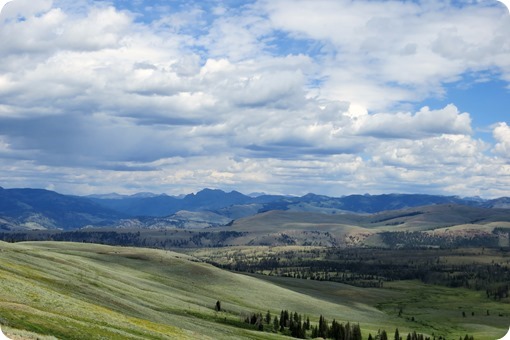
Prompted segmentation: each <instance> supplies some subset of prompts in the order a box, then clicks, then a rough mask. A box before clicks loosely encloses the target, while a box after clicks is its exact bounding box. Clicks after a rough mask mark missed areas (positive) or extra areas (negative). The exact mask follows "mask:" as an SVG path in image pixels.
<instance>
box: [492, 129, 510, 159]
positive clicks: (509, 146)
mask: <svg viewBox="0 0 510 340" xmlns="http://www.w3.org/2000/svg"><path fill="white" fill-rule="evenodd" d="M492 134H493V136H494V139H495V140H496V142H497V144H496V145H495V146H494V152H495V153H496V154H498V155H500V156H502V157H504V158H505V159H510V127H509V126H508V125H507V123H504V122H502V123H499V124H498V125H497V126H496V127H495V128H494V130H493V133H492Z"/></svg>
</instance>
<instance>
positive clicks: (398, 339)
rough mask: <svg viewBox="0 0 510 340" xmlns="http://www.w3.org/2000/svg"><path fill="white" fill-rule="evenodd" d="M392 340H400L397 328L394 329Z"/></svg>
mask: <svg viewBox="0 0 510 340" xmlns="http://www.w3.org/2000/svg"><path fill="white" fill-rule="evenodd" d="M393 339H395V340H400V334H399V333H398V328H397V329H395V337H394V338H393Z"/></svg>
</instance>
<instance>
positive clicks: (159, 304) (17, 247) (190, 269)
mask: <svg viewBox="0 0 510 340" xmlns="http://www.w3.org/2000/svg"><path fill="white" fill-rule="evenodd" d="M482 295H483V294H482V292H480V293H477V292H468V291H464V290H462V289H460V290H458V289H447V288H435V287H431V286H425V285H422V284H418V283H414V282H407V283H406V282H403V283H395V284H394V285H392V286H391V287H390V289H361V288H355V287H351V286H347V285H343V284H337V283H331V282H311V281H307V280H292V279H288V278H268V277H253V276H246V275H241V274H235V273H231V272H227V271H223V270H220V269H218V268H215V267H212V266H210V265H208V264H205V263H201V262H198V261H197V260H196V259H195V258H194V257H190V256H187V255H184V254H179V253H174V252H169V251H162V250H151V249H142V248H123V247H110V246H101V245H93V244H80V243H53V242H41V243H18V244H8V243H3V242H0V324H1V325H2V329H3V330H4V331H5V332H6V333H7V334H8V335H10V336H13V335H16V334H18V335H21V336H22V337H24V338H34V339H35V338H37V337H39V338H41V336H42V335H44V336H47V337H49V338H51V337H52V336H53V337H56V338H59V339H70V338H72V339H100V338H107V339H140V338H144V339H164V338H170V339H280V338H284V337H283V336H281V335H277V334H271V333H262V332H257V331H255V330H252V329H247V328H246V325H245V324H243V323H242V322H241V320H242V318H243V317H244V316H245V315H246V314H247V313H251V312H265V311H267V310H268V309H269V310H270V311H271V313H273V315H276V314H279V312H280V310H281V309H289V310H291V311H297V312H299V313H302V314H306V315H309V316H310V318H311V319H312V322H313V321H317V318H318V316H319V315H320V314H323V315H325V317H326V318H327V319H329V320H332V319H333V318H335V319H336V320H339V321H344V322H346V321H351V322H359V323H360V325H361V328H362V330H363V331H364V335H365V338H366V336H368V331H370V332H372V334H375V332H376V331H377V329H379V328H383V327H384V328H386V329H387V330H388V331H389V332H393V331H394V328H395V327H397V326H398V327H399V329H400V331H401V334H402V333H403V332H405V331H410V330H414V329H416V330H418V331H421V332H424V333H428V334H431V333H432V332H436V333H438V332H441V333H442V334H448V336H449V337H448V338H452V339H455V340H456V339H458V338H459V336H460V335H464V334H465V333H467V332H469V333H471V334H474V335H475V338H476V339H495V338H498V337H500V336H502V335H503V334H504V332H505V330H506V327H507V323H508V322H507V321H509V320H508V315H510V311H509V310H508V309H509V308H508V305H507V304H501V303H495V302H491V301H487V300H485V299H484V298H483V296H482ZM217 300H220V301H221V302H222V307H223V308H224V309H225V310H226V311H227V312H219V313H218V312H215V311H214V305H215V302H216V301H217ZM398 302H402V303H404V304H405V305H406V306H407V307H406V309H405V313H406V314H405V315H406V316H410V315H413V316H415V317H416V321H411V320H410V319H407V318H402V317H400V318H399V317H398V316H397V315H396V312H395V306H394V304H395V303H398ZM429 302H430V303H429ZM459 308H461V309H462V310H466V312H471V311H475V312H476V316H477V317H476V318H475V317H473V318H471V319H469V320H468V319H463V318H462V316H461V315H460V310H461V309H459ZM485 309H490V310H491V311H492V314H491V316H484V317H482V316H481V314H482V312H483V311H484V310H485ZM498 313H504V315H506V317H499V316H498ZM432 325H434V326H432ZM478 326H480V327H483V328H481V329H483V333H482V332H481V331H478V330H477V329H478V328H477V327H478Z"/></svg>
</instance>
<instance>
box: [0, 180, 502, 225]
mask: <svg viewBox="0 0 510 340" xmlns="http://www.w3.org/2000/svg"><path fill="white" fill-rule="evenodd" d="M447 204H450V205H460V206H463V207H468V208H471V209H467V210H469V211H476V212H477V213H474V215H477V214H478V215H479V213H480V211H485V213H484V214H482V215H484V216H485V215H486V214H487V213H488V214H489V215H490V214H491V213H493V212H495V211H496V210H498V211H499V209H504V211H505V214H506V209H507V208H510V198H508V197H502V198H498V199H492V200H484V199H481V198H478V197H475V198H461V197H458V196H438V195H424V194H383V195H349V196H343V197H329V196H323V195H316V194H312V193H310V194H307V195H304V196H301V197H295V196H284V195H265V194H262V195H249V196H248V195H244V194H242V193H240V192H237V191H231V192H224V191H222V190H218V189H203V190H201V191H199V192H197V193H196V194H188V195H183V196H168V195H165V194H162V195H156V194H152V193H139V194H135V195H131V196H126V195H119V194H108V195H90V196H72V195H63V194H59V193H56V192H54V191H49V190H43V189H3V188H1V187H0V230H2V229H3V230H6V231H8V230H29V229H61V230H74V229H79V228H83V227H106V226H109V227H140V228H164V227H177V228H205V227H218V226H223V225H226V224H229V223H232V222H233V221H234V220H239V219H243V218H247V217H250V216H255V215H257V214H261V213H265V212H270V211H287V212H302V213H303V212H306V213H308V214H311V215H314V216H315V215H317V216H322V215H331V216H334V215H336V216H338V215H342V216H343V217H342V218H343V219H349V218H351V217H348V216H354V217H352V218H354V219H359V216H358V215H361V216H362V215H367V214H376V215H373V216H377V214H380V213H382V212H386V211H395V210H402V209H407V208H413V207H424V206H431V205H433V206H436V205H447ZM475 208H476V209H475ZM482 208H483V209H482ZM473 209H474V210H473ZM484 209H485V210H484ZM486 209H489V210H486ZM490 209H496V210H492V211H491V210H490ZM509 212H510V210H509ZM404 214H406V213H404ZM464 214H466V216H470V214H468V213H466V212H464ZM505 214H504V215H505ZM397 215H398V214H397ZM478 215H477V216H478ZM497 215H498V216H501V213H498V214H497ZM509 215H510V213H509ZM356 216H358V217H356ZM415 216H416V217H415V219H418V216H419V214H418V213H417V214H416V215H415ZM483 218H486V217H483ZM501 218H502V220H505V221H506V220H507V219H506V218H503V217H501ZM476 219H477V218H476V217H473V218H471V220H476ZM383 220H384V218H383ZM509 220H510V218H509ZM390 222H391V221H390ZM467 222H469V221H467ZM392 223H397V222H395V221H393V222H392Z"/></svg>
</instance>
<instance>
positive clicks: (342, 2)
mask: <svg viewBox="0 0 510 340" xmlns="http://www.w3.org/2000/svg"><path fill="white" fill-rule="evenodd" d="M509 117H510V13H509V10H508V9H507V8H506V7H505V6H504V5H503V4H502V3H500V2H498V1H496V0H466V1H461V0H455V1H449V0H426V1H419V0H410V1H398V0H395V1H379V0H370V1H366V0H354V1H347V0H313V1H312V0H253V1H240V0H227V1H216V0H204V1H194V0H187V1H186V0H166V1H141V0H115V1H89V0H53V1H52V0H13V1H11V2H9V3H7V4H6V5H5V6H4V8H3V9H2V11H1V12H0V186H1V187H4V188H15V187H32V188H44V189H49V190H55V191H58V192H61V193H66V194H75V195H88V194H93V193H96V194H98V193H110V192H117V193H122V194H132V193H136V192H154V193H167V194H171V195H177V194H183V193H190V192H197V191H199V190H201V189H202V188H218V189H222V190H225V191H230V190H238V191H241V192H243V193H251V192H266V193H274V194H291V195H303V194H306V193H309V192H313V193H317V194H324V195H330V196H342V195H348V194H365V193H369V194H381V193H426V194H439V195H459V196H481V197H484V198H494V197H501V196H510V122H509Z"/></svg>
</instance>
